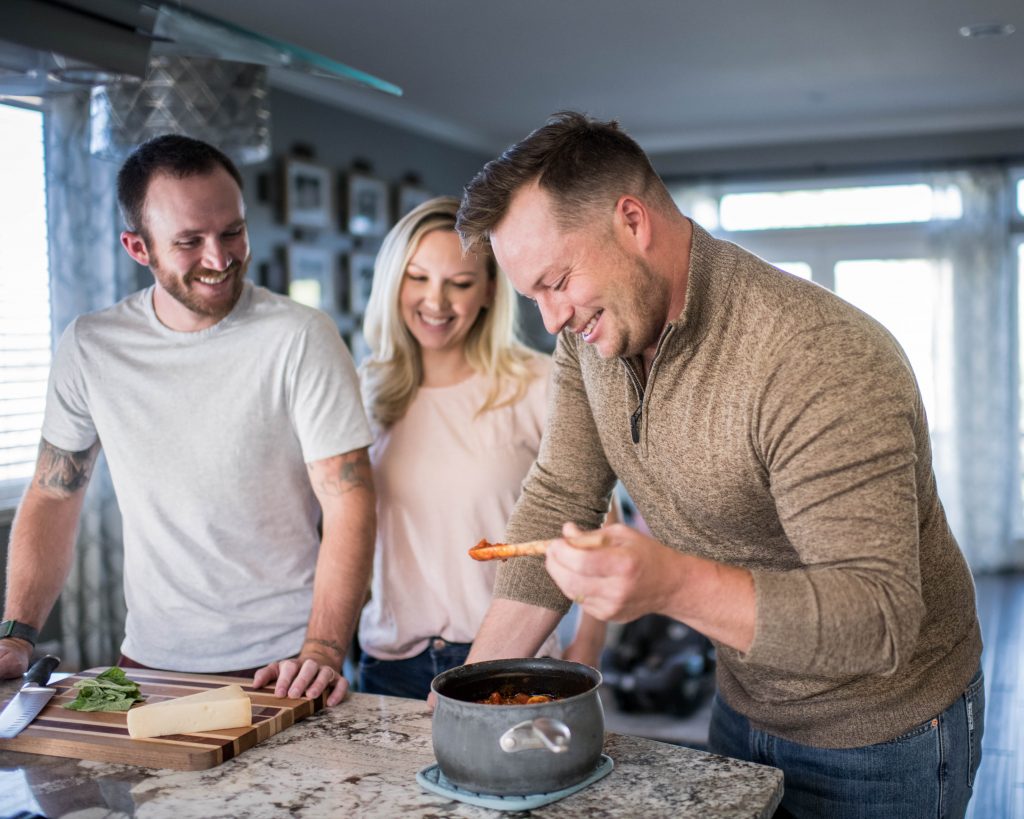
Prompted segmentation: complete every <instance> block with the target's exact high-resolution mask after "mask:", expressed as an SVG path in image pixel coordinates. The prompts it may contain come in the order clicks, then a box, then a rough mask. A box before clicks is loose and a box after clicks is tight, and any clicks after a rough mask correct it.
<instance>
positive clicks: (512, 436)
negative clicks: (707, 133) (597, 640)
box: [359, 355, 554, 660]
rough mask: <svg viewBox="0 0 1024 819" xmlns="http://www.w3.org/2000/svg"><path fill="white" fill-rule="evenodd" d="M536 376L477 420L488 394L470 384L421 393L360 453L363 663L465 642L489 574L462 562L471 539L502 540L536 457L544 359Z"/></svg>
mask: <svg viewBox="0 0 1024 819" xmlns="http://www.w3.org/2000/svg"><path fill="white" fill-rule="evenodd" d="M535 367H536V371H537V372H538V377H537V378H535V379H533V381H531V382H530V385H529V388H528V390H527V393H526V395H525V396H524V397H523V399H522V400H520V401H519V402H518V403H516V404H515V405H514V406H506V407H501V408H499V409H496V410H488V411H487V412H484V413H482V414H480V415H477V410H479V408H480V406H481V404H483V401H484V397H485V395H486V393H487V387H488V382H487V379H486V378H485V377H483V376H481V375H475V376H473V377H471V378H469V379H467V380H466V381H463V382H462V383H460V384H456V385H454V386H451V387H433V388H432V387H420V389H419V390H418V391H417V392H416V397H415V398H414V399H413V401H412V404H410V406H409V409H408V411H407V412H406V414H405V416H404V417H403V418H402V419H401V420H400V421H399V422H398V423H396V424H394V425H393V426H392V427H391V428H390V429H388V430H387V431H385V432H384V433H383V434H382V435H380V436H379V437H378V438H377V440H376V441H375V442H374V444H373V446H372V447H370V460H371V462H372V464H373V480H374V487H375V488H376V490H377V548H376V550H375V553H374V564H373V583H372V595H371V598H370V602H369V603H367V605H366V607H365V608H364V609H363V615H362V619H361V620H360V624H359V643H360V647H361V648H362V649H363V650H364V651H366V652H367V653H368V654H370V655H371V656H372V657H375V658H377V659H379V660H403V659H406V658H408V657H413V656H415V655H417V654H419V653H420V652H422V651H423V650H424V649H425V648H426V647H427V642H428V639H429V638H430V637H432V636H434V635H437V636H440V637H443V638H444V639H445V640H449V641H451V642H457V643H470V642H472V641H473V638H474V637H475V636H476V633H477V631H478V630H479V628H480V623H481V621H482V620H483V617H484V614H485V613H486V612H487V607H488V606H489V605H490V603H491V590H492V588H493V586H494V574H495V570H496V565H495V563H494V562H488V563H481V562H478V561H475V560H473V559H472V558H470V557H469V555H468V554H466V553H467V551H468V550H469V549H470V547H472V546H474V545H475V544H476V542H477V541H478V540H480V539H481V538H486V539H487V540H490V541H492V542H498V541H501V540H502V539H503V538H504V534H505V524H506V522H507V521H508V518H509V514H510V513H511V511H512V507H513V505H514V504H515V502H516V498H518V497H519V489H520V486H521V484H522V482H523V478H525V477H526V473H527V471H528V470H529V468H530V466H531V465H532V464H533V461H534V459H535V458H536V456H537V450H538V449H539V447H540V438H541V433H542V432H543V429H544V419H545V415H546V397H547V385H548V375H549V372H550V360H549V359H548V358H547V357H546V356H541V355H538V356H536V365H535ZM545 645H546V647H547V644H545ZM552 645H554V644H552Z"/></svg>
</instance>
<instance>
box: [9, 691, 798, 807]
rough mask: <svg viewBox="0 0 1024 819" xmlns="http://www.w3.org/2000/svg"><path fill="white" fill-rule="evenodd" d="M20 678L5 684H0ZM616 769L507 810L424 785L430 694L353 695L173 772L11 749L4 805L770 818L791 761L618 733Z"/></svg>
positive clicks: (612, 737) (609, 740) (610, 749)
mask: <svg viewBox="0 0 1024 819" xmlns="http://www.w3.org/2000/svg"><path fill="white" fill-rule="evenodd" d="M8 685H9V684H4V685H3V686H2V687H0V692H2V691H3V690H5V689H6V688H7V687H8ZM604 752H605V753H606V754H608V755H609V756H610V757H612V759H614V760H615V770H614V771H612V773H611V774H609V775H608V776H607V777H605V778H604V779H602V780H601V781H599V782H596V783H594V784H593V785H591V786H589V787H588V788H585V789H584V790H582V791H580V792H579V793H577V794H574V795H572V796H570V797H567V798H566V799H563V800H561V801H560V802H556V803H555V804H552V805H548V806H546V807H543V808H538V809H536V810H534V811H530V812H522V813H501V812H498V811H491V810H486V809H483V808H477V807H472V806H470V805H465V804H462V803H459V802H452V801H449V800H446V799H444V798H442V797H439V796H435V795H433V794H430V793H427V792H426V791H424V790H422V789H421V788H420V787H419V785H417V783H416V772H417V771H418V770H420V769H421V768H423V767H424V766H426V765H429V764H431V763H432V762H434V754H433V751H432V750H431V744H430V712H429V711H428V710H427V708H426V706H425V704H424V703H422V702H419V701H415V700H403V699H396V698H392V697H379V696H371V695H367V694H352V695H349V697H348V698H347V699H346V701H345V702H344V703H343V704H342V705H340V706H338V707H336V708H332V709H330V710H328V711H325V712H321V713H320V714H317V715H316V716H314V717H311V718H309V719H307V720H304V721H302V722H299V723H296V724H295V725H293V726H291V727H290V728H288V729H287V730H285V731H284V732H282V733H280V734H278V735H277V736H274V737H271V738H270V739H269V740H267V741H266V742H263V743H260V744H259V745H257V746H256V747H255V748H251V749H249V750H248V751H245V752H244V753H242V754H241V755H239V756H238V757H237V758H235V759H232V760H230V761H228V762H225V763H224V764H223V765H219V766H218V767H216V768H211V769H210V770H207V771H198V772H180V771H162V770H153V769H148V768H136V767H133V766H130V765H115V764H109V763H104V762H84V761H77V760H72V759H62V758H59V757H47V756H37V755H33V754H16V753H10V752H4V753H0V816H10V815H12V814H16V813H17V812H18V811H23V810H25V811H36V812H37V813H40V814H43V815H44V816H47V817H51V818H52V817H58V816H61V817H75V819H100V818H101V817H102V819H119V818H120V817H140V819H192V818H193V817H196V818H198V817H203V819H208V817H214V816H215V817H247V819H258V818H259V817H280V816H295V817H320V816H323V817H341V816H353V817H396V816H403V817H406V816H408V817H423V818H424V819H426V817H442V816H453V817H500V816H509V817H522V816H562V817H577V816H578V817H587V819H600V818H601V817H612V816H614V817H626V816H644V817H660V816H665V817H669V816H672V817H681V816H693V817H704V818H705V819H714V818H715V817H740V816H742V817H770V816H771V815H772V812H773V811H774V809H775V806H776V805H777V804H778V802H779V800H780V799H781V797H782V772H781V771H778V770H776V769H774V768H768V767H764V766H761V765H752V764H749V763H744V762H737V761H735V760H731V759H726V758H723V757H719V756H713V755H711V754H706V753H702V752H700V751H693V750H690V749H688V748H681V747H677V746H674V745H666V744H664V743H661V742H655V741H652V740H647V739H640V738H637V737H627V736H621V735H617V734H608V735H607V736H606V737H605V745H604Z"/></svg>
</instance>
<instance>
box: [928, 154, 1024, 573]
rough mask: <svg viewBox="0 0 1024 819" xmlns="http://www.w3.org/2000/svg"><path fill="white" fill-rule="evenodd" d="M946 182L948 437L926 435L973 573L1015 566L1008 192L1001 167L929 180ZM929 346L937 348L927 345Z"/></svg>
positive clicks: (938, 244)
mask: <svg viewBox="0 0 1024 819" xmlns="http://www.w3.org/2000/svg"><path fill="white" fill-rule="evenodd" d="M932 184H933V185H935V186H936V187H944V186H948V185H955V186H956V187H957V188H958V189H959V190H960V194H961V198H962V202H963V216H962V218H960V219H957V220H951V221H942V222H933V223H932V225H931V232H930V246H931V249H932V253H933V257H934V260H935V261H936V262H937V263H938V264H940V265H943V266H946V267H948V268H949V269H950V270H951V271H952V325H953V326H952V328H948V327H947V328H941V327H940V328H939V330H938V331H939V332H952V342H953V343H952V344H951V345H942V346H944V347H945V348H946V349H949V350H951V353H950V355H951V360H950V361H949V362H948V364H947V367H948V371H949V372H950V373H951V379H950V389H951V395H950V396H949V397H950V402H949V403H950V406H951V410H952V424H951V432H950V434H948V435H943V436H941V437H938V436H937V437H935V438H934V439H933V444H934V446H935V465H936V473H937V476H938V481H939V493H940V497H941V498H942V501H943V504H944V506H945V508H946V513H947V515H948V516H949V519H950V523H951V525H952V527H953V531H954V533H955V534H956V536H957V539H958V541H959V542H960V547H961V548H962V549H963V551H964V554H965V556H966V557H967V561H968V563H969V564H970V565H971V568H972V569H973V570H974V571H975V572H976V573H978V572H986V571H997V570H1003V569H1010V568H1018V569H1019V568H1024V555H1022V550H1021V549H1020V548H1019V547H1018V545H1017V542H1016V537H1015V528H1016V527H1015V525H1014V523H1015V520H1016V515H1017V514H1018V500H1017V498H1018V496H1019V493H1020V487H1021V475H1020V464H1019V454H1018V453H1019V446H1020V444H1019V441H1020V427H1019V421H1018V415H1019V406H1018V400H1017V395H1018V384H1019V376H1018V370H1017V367H1018V357H1017V353H1016V345H1017V342H1016V338H1017V336H1016V334H1017V317H1016V306H1017V304H1016V299H1015V298H1014V297H1015V295H1016V285H1015V277H1016V271H1015V265H1014V260H1013V257H1012V255H1011V247H1010V232H1009V228H1010V213H1011V206H1012V187H1011V185H1010V181H1009V177H1008V174H1007V173H1006V171H1005V170H1003V169H1001V168H990V169H974V170H971V171H962V172H957V173H948V174H936V175H934V178H933V179H932ZM937 346H939V345H937Z"/></svg>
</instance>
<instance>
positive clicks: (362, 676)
mask: <svg viewBox="0 0 1024 819" xmlns="http://www.w3.org/2000/svg"><path fill="white" fill-rule="evenodd" d="M470 645H471V644H470V643H449V642H448V641H447V640H443V639H441V638H440V637H431V638H430V643H429V644H428V645H427V648H426V650H425V651H422V652H421V653H419V654H417V655H416V656H415V657H410V658H409V659H407V660H378V659H377V658H376V657H371V656H370V655H369V654H366V653H364V654H363V656H362V659H360V660H359V690H360V691H362V692H363V693H364V694H388V695H390V696H392V697H409V698H410V699H414V700H425V699H426V698H427V695H429V694H430V683H431V681H432V680H433V679H434V677H436V676H437V675H438V674H440V673H441V672H442V671H447V670H448V669H449V668H455V666H458V665H465V663H466V656H467V655H468V654H469V649H470Z"/></svg>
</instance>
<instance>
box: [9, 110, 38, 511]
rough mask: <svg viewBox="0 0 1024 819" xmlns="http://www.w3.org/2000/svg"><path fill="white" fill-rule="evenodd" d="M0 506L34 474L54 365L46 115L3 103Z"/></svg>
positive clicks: (12, 499) (18, 493)
mask: <svg viewBox="0 0 1024 819" xmlns="http://www.w3.org/2000/svg"><path fill="white" fill-rule="evenodd" d="M0 179H2V180H3V188H2V193H0V356H2V360H0V512H3V511H4V510H8V511H9V510H10V509H11V508H13V507H14V506H15V505H16V504H17V502H18V499H19V498H20V496H21V493H22V491H23V490H24V488H25V485H26V484H27V482H28V480H29V479H30V478H31V477H32V471H33V468H34V465H35V458H36V451H37V448H38V445H39V432H40V428H41V426H42V422H43V405H44V402H45V398H46V379H47V375H48V373H49V367H50V284H49V270H48V258H47V245H46V191H45V179H44V173H43V115H42V113H41V112H39V111H36V110H31V109H27V108H15V107H13V106H11V105H2V104H0Z"/></svg>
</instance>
